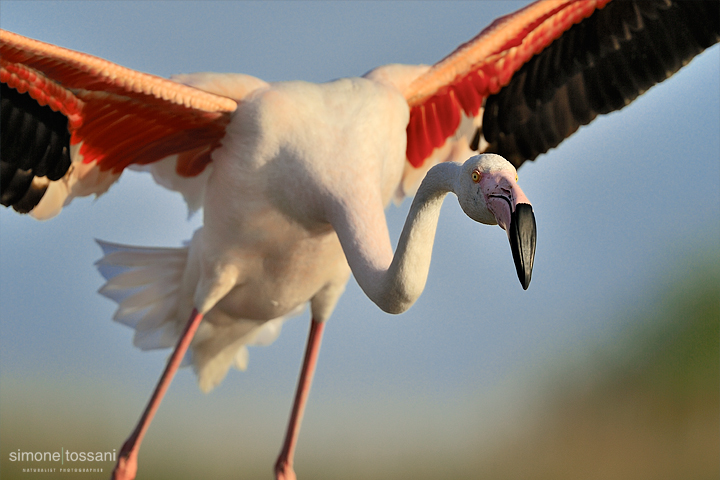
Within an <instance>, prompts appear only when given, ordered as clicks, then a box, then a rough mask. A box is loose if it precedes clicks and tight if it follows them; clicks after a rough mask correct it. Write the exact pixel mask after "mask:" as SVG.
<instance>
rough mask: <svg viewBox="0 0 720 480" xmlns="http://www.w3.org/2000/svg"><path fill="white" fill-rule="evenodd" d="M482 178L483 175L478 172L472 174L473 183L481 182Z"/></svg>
mask: <svg viewBox="0 0 720 480" xmlns="http://www.w3.org/2000/svg"><path fill="white" fill-rule="evenodd" d="M481 178H482V174H481V173H480V172H478V171H477V170H475V171H474V172H472V181H473V182H475V183H477V182H479V181H480V179H481Z"/></svg>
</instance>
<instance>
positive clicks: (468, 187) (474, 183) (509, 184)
mask: <svg viewBox="0 0 720 480" xmlns="http://www.w3.org/2000/svg"><path fill="white" fill-rule="evenodd" d="M517 180H518V177H517V170H515V167H513V165H512V164H511V163H510V162H508V161H507V160H505V159H504V158H503V157H501V156H500V155H495V154H490V153H486V154H482V155H476V156H474V157H471V158H470V159H469V160H467V161H466V162H465V163H464V164H463V166H462V168H461V169H460V178H459V179H457V180H456V188H455V193H456V194H457V196H458V201H459V202H460V206H461V207H462V209H463V211H464V212H465V213H466V214H467V216H469V217H470V218H472V219H473V220H475V221H477V222H480V223H485V224H487V225H499V226H500V228H502V229H503V230H505V231H506V232H507V235H508V240H509V241H510V249H511V251H512V255H513V260H514V261H515V269H516V270H517V274H518V278H519V279H520V283H521V284H522V286H523V289H525V290H527V288H528V286H529V285H530V278H531V277H532V268H533V262H534V260H535V241H536V237H537V231H536V227H535V215H534V214H533V209H532V205H530V201H529V200H528V198H527V197H526V196H525V194H524V193H523V191H522V190H521V189H520V187H519V186H518V184H517Z"/></svg>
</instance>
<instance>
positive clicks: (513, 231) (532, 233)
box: [508, 203, 537, 290]
mask: <svg viewBox="0 0 720 480" xmlns="http://www.w3.org/2000/svg"><path fill="white" fill-rule="evenodd" d="M508 237H509V239H510V249H511V250H512V256H513V260H514V262H515V269H516V270H517V274H518V279H519V280H520V284H521V285H522V287H523V290H527V289H528V287H529V286H530V279H531V278H532V269H533V263H534V262H535V243H536V240H537V228H536V225H535V214H534V213H533V210H532V206H530V205H529V204H527V203H519V204H517V206H516V207H515V211H514V212H513V214H512V217H511V220H510V229H509V231H508Z"/></svg>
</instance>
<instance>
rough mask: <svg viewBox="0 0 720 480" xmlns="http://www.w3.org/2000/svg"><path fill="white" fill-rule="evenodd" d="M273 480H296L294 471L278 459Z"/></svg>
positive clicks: (290, 466)
mask: <svg viewBox="0 0 720 480" xmlns="http://www.w3.org/2000/svg"><path fill="white" fill-rule="evenodd" d="M275 480H297V477H296V476H295V470H293V468H292V465H290V463H289V462H288V461H287V460H285V459H284V458H278V461H277V463H275Z"/></svg>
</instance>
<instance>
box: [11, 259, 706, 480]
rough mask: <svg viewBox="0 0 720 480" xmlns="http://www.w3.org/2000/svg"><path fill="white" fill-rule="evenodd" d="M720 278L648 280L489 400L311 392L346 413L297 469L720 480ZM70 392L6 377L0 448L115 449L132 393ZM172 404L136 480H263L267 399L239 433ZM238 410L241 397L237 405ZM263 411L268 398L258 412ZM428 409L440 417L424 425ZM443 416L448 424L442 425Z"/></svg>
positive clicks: (272, 436)
mask: <svg viewBox="0 0 720 480" xmlns="http://www.w3.org/2000/svg"><path fill="white" fill-rule="evenodd" d="M718 272H720V253H719V252H718V251H712V252H705V253H704V254H702V255H696V256H695V257H694V258H690V259H685V260H682V261H678V263H677V265H676V267H675V268H674V269H673V270H671V271H668V272H666V274H665V275H662V276H661V277H659V278H658V279H657V281H656V284H655V285H654V286H646V288H644V289H643V290H645V292H644V293H643V292H641V291H639V292H637V295H638V298H637V303H636V305H637V306H636V307H632V306H630V307H627V306H625V307H623V308H622V309H619V310H618V311H617V312H616V315H617V318H616V319H613V320H609V321H610V323H612V324H613V325H614V327H613V328H609V329H608V330H607V331H605V332H604V333H603V336H602V338H597V339H596V341H595V342H594V343H590V344H588V345H586V346H585V347H583V349H582V350H581V351H577V352H574V353H572V354H567V353H565V354H564V355H563V357H562V358H555V359H554V360H553V361H551V362H548V363H546V364H538V365H535V366H534V367H533V368H530V369H527V370H524V371H523V372H524V373H523V374H522V375H519V376H515V377H511V378H508V379H506V380H504V381H503V382H501V383H500V384H499V385H497V386H495V387H494V388H493V391H492V392H482V391H481V386H477V391H476V392H474V393H470V394H468V395H466V396H464V397H462V398H447V399H442V400H439V399H438V397H436V396H432V395H428V396H427V397H426V398H422V397H418V396H414V397H413V396H412V394H411V393H408V395H409V397H408V398H407V399H406V401H405V402H404V403H405V406H406V407H407V408H403V409H402V411H394V412H392V411H391V412H388V411H387V410H383V413H382V417H381V418H375V419H374V420H371V421H370V422H368V418H373V404H372V403H368V402H357V403H353V402H352V401H344V402H339V401H338V400H337V399H335V400H333V401H331V402H323V399H322V398H320V399H317V398H313V401H314V402H319V403H320V405H319V406H317V405H316V408H315V410H314V412H319V413H322V412H328V411H329V412H330V413H331V414H330V415H329V416H330V417H333V418H337V417H338V413H340V418H342V425H337V424H336V425H332V424H324V423H323V422H324V420H323V418H321V417H318V415H317V413H316V414H314V415H312V418H310V419H309V420H308V421H310V422H312V423H313V424H315V428H313V429H312V431H311V432H310V434H309V435H306V436H304V437H303V438H302V441H301V443H300V447H299V450H298V454H297V467H296V470H297V473H298V475H299V477H300V478H306V479H338V478H342V479H405V478H407V479H410V478H414V479H433V478H454V479H465V478H467V479H477V478H483V479H548V480H550V479H553V480H561V479H609V478H612V479H618V480H619V479H633V480H642V479H648V480H650V479H653V480H659V479H668V480H669V479H695V480H705V479H707V480H711V479H717V478H718V477H719V476H720V409H719V405H720V398H719V397H720V361H719V360H720V351H719V349H720V336H719V332H720V274H719V273H718ZM25 383H26V386H25V389H26V390H27V381H25ZM78 385H82V381H78V382H77V383H76V384H74V385H73V386H72V387H70V388H66V386H65V385H64V384H63V382H53V381H52V380H49V381H43V382H39V383H37V384H36V385H34V387H33V388H34V395H33V396H29V397H25V398H19V397H17V396H14V395H13V392H14V391H15V389H14V388H13V380H12V379H5V380H4V381H3V388H2V390H0V405H2V409H0V428H1V429H2V433H3V434H2V436H1V437H0V448H1V449H2V451H3V452H8V451H13V449H15V448H16V446H18V445H22V447H23V449H24V450H26V451H46V450H49V451H55V449H57V448H58V447H59V446H64V447H65V448H72V446H73V445H115V444H116V443H117V434H116V433H113V432H118V431H123V429H125V430H127V429H128V426H127V425H119V424H116V423H115V422H114V421H113V418H109V416H108V412H107V411H106V410H105V409H104V405H105V404H106V403H109V402H112V403H114V404H118V399H117V398H114V399H112V400H111V399H109V398H103V397H102V396H99V393H102V395H117V396H119V397H123V396H126V397H128V401H127V402H121V403H123V404H125V405H128V404H133V403H135V401H134V400H131V397H132V395H133V394H132V392H129V391H127V390H121V389H119V388H118V387H117V386H114V387H113V386H110V385H108V386H105V387H106V388H103V389H98V388H93V387H92V385H89V384H88V385H87V386H86V391H85V392H82V394H79V393H80V392H78V389H82V388H83V387H82V386H78ZM256 395H257V392H248V396H249V397H253V398H255V396H256ZM168 400H169V401H168V402H167V403H166V404H165V405H164V406H163V409H161V410H160V413H159V415H158V418H157V422H156V424H154V425H153V428H152V429H151V431H150V433H149V435H148V437H147V441H146V442H145V444H144V445H143V449H142V451H141V457H140V462H141V470H140V475H139V477H138V478H146V479H184V478H187V479H194V478H217V479H221V478H247V479H253V478H270V477H271V472H270V466H271V465H272V464H273V461H274V457H275V455H276V453H277V449H278V447H279V445H278V441H279V438H280V435H279V433H280V432H279V431H278V428H281V426H282V423H283V422H284V418H277V415H274V414H273V412H285V407H286V406H284V405H275V404H265V408H262V407H261V408H260V411H258V412H257V415H256V416H255V418H254V420H251V419H245V420H243V422H241V423H240V424H238V422H237V419H233V421H232V422H230V423H228V424H226V425H225V424H224V422H223V418H222V417H218V418H216V422H215V423H214V424H209V423H207V422H206V421H205V422H203V423H202V424H200V423H196V424H194V423H193V419H192V418H184V419H183V421H182V422H176V421H175V420H176V419H178V418H182V417H187V414H188V412H189V411H191V410H192V408H203V407H202V400H203V398H202V395H201V394H198V395H195V396H193V397H192V399H190V400H189V401H190V403H194V402H196V401H197V402H198V404H197V406H194V405H191V406H190V407H189V410H188V405H187V402H186V404H184V405H178V404H177V403H174V401H173V398H172V397H170V398H168ZM244 401H247V399H245V400H243V399H238V401H237V403H238V405H237V408H238V409H242V404H243V402H244ZM255 401H257V398H255ZM376 401H382V398H379V399H376ZM258 404H260V405H262V402H258V403H255V407H254V408H256V409H257V405H258ZM130 410H133V408H130ZM427 411H433V412H434V415H433V417H432V418H431V417H428V416H427ZM49 412H52V414H50V415H49V414H48V413H49ZM119 413H121V414H120V415H118V416H119V417H123V416H126V414H128V412H119ZM280 417H283V415H280ZM243 423H247V424H246V425H243ZM446 423H447V424H450V425H453V424H456V425H455V427H454V428H453V429H448V428H445V427H444V424H446ZM462 424H465V425H464V427H462V428H458V427H457V425H462ZM228 425H232V427H230V426H228ZM263 425H265V426H263ZM268 426H269V428H268ZM243 430H244V431H243ZM453 430H454V431H453ZM26 432H28V434H27V435H26ZM38 432H43V435H38ZM158 432H162V433H161V434H158ZM187 432H192V434H191V435H190V436H187V435H186V433H187ZM318 432H322V434H321V435H319V434H318ZM448 432H451V434H450V435H448ZM248 433H251V435H248ZM10 443H12V445H10ZM76 449H78V448H76ZM95 463H97V462H95ZM74 465H75V466H79V465H80V464H79V462H77V463H75V464H74ZM85 465H90V464H89V463H86V464H85ZM98 465H100V466H102V467H103V468H105V471H106V472H108V473H109V472H110V471H111V469H112V465H111V464H107V463H102V462H100V463H98ZM24 466H27V462H26V463H25V464H24ZM34 466H36V467H44V466H45V467H47V466H50V467H53V466H57V464H52V463H42V462H36V463H35V464H34ZM0 472H2V478H3V479H8V480H11V479H15V478H27V474H23V473H22V472H21V471H20V469H19V468H18V464H17V463H15V464H13V463H11V462H9V461H8V458H7V457H5V456H3V457H2V458H0ZM36 475H41V474H36ZM48 476H50V477H52V478H55V476H54V475H51V474H49V475H47V474H43V478H46V477H48ZM58 476H60V474H58ZM67 476H68V475H66V477H67ZM77 476H78V477H79V478H105V477H106V476H107V475H106V474H82V475H77ZM33 478H39V477H38V476H34V477H33Z"/></svg>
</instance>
